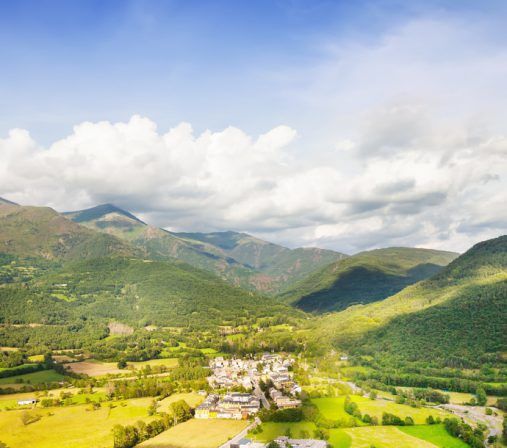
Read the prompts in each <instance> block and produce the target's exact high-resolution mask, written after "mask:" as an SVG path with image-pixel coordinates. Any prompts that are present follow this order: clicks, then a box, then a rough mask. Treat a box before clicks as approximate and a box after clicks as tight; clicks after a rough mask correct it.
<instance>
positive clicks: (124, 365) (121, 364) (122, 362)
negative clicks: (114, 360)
mask: <svg viewBox="0 0 507 448" xmlns="http://www.w3.org/2000/svg"><path fill="white" fill-rule="evenodd" d="M117 366H118V368H119V369H126V368H127V361H125V360H124V359H120V360H119V361H118V364H117Z"/></svg>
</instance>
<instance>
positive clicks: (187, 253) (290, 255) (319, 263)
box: [64, 204, 345, 294]
mask: <svg viewBox="0 0 507 448" xmlns="http://www.w3.org/2000/svg"><path fill="white" fill-rule="evenodd" d="M64 215H65V216H67V217H68V218H69V219H72V220H73V221H75V222H79V223H80V224H82V225H85V226H87V227H89V228H91V229H94V230H97V231H100V232H104V233H108V234H111V235H115V236H117V237H119V238H122V239H124V240H127V241H129V242H130V243H132V244H133V245H135V246H136V247H138V248H139V249H141V250H142V251H143V252H145V253H146V254H148V256H149V257H150V258H152V259H158V260H167V259H174V258H176V259H178V260H182V261H185V262H186V263H189V264H191V265H192V266H195V267H198V268H200V269H205V270H208V271H210V272H213V273H214V274H216V275H218V276H219V277H221V278H223V279H224V280H226V281H228V282H229V283H231V284H232V285H235V286H241V287H243V288H245V289H250V290H253V291H258V292H261V293H265V294H274V293H275V292H279V291H282V290H284V289H286V288H287V287H289V286H290V285H292V284H293V283H294V282H295V281H296V280H297V279H299V278H301V277H302V276H305V275H307V274H309V273H311V272H314V271H315V270H317V269H319V268H321V267H323V266H325V265H328V264H329V263H331V262H333V261H336V260H338V259H342V258H344V257H345V255H343V254H340V253H338V252H334V251H330V250H324V249H317V248H300V249H294V250H291V249H287V248H285V247H282V246H279V245H276V244H272V243H268V242H266V241H263V240H260V239H258V238H254V237H252V236H250V235H247V234H244V233H237V232H216V233H171V232H168V231H166V230H163V229H160V228H157V227H153V226H150V225H147V224H145V223H144V222H142V221H141V220H140V219H138V218H137V217H135V216H134V215H132V214H131V213H129V212H127V211H125V210H122V209H120V208H118V207H116V206H114V205H112V204H104V205H99V206H97V207H93V208H91V209H87V210H81V211H76V212H67V213H65V214H64Z"/></svg>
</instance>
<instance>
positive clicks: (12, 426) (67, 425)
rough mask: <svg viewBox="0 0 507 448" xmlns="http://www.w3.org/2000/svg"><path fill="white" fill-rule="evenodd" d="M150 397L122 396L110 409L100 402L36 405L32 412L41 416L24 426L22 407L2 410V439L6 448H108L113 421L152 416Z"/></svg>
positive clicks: (147, 418)
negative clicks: (97, 404) (96, 405)
mask: <svg viewBox="0 0 507 448" xmlns="http://www.w3.org/2000/svg"><path fill="white" fill-rule="evenodd" d="M151 400H152V399H151V398H138V399H134V400H125V401H124V402H123V404H124V405H123V406H122V405H121V404H120V403H114V406H115V407H114V408H113V409H110V408H109V407H108V405H106V404H103V405H102V407H101V408H100V409H98V410H96V411H92V410H90V406H89V405H80V406H67V407H56V408H47V409H37V410H36V411H34V412H36V413H37V414H38V415H40V416H41V419H40V420H39V421H37V422H35V423H31V424H29V425H27V426H24V425H23V423H22V421H21V415H22V413H23V412H24V411H21V410H20V411H4V412H1V413H0V434H1V440H2V442H4V443H5V444H7V446H9V448H25V447H28V446H37V448H54V447H59V448H89V447H94V448H110V447H111V446H112V445H113V438H112V433H111V429H112V428H113V426H114V425H116V424H122V425H127V424H134V423H135V422H137V421H138V420H144V421H149V420H151V419H152V417H148V413H147V409H148V406H149V405H150V403H151ZM34 441H36V442H37V443H36V445H35V442H34Z"/></svg>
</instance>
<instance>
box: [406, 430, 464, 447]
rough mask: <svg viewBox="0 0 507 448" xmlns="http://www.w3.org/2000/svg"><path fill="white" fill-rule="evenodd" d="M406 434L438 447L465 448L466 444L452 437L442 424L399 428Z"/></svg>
mask: <svg viewBox="0 0 507 448" xmlns="http://www.w3.org/2000/svg"><path fill="white" fill-rule="evenodd" d="M400 430H401V431H403V432H404V433H406V434H410V435H411V436H414V437H417V438H419V439H422V440H427V441H428V442H431V443H433V444H434V445H436V446H438V447H439V448H467V447H468V445H467V444H466V443H465V442H463V441H462V440H460V439H456V438H455V437H452V436H451V435H450V434H449V433H448V432H447V431H446V430H445V428H444V425H419V426H405V427H401V428H400Z"/></svg>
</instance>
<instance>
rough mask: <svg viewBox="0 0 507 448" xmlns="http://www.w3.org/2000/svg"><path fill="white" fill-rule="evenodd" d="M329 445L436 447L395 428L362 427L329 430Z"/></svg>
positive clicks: (340, 447)
mask: <svg viewBox="0 0 507 448" xmlns="http://www.w3.org/2000/svg"><path fill="white" fill-rule="evenodd" d="M329 433H330V437H329V443H330V445H332V447H333V448H371V447H372V446H374V447H375V448H393V447H396V448H415V447H417V448H435V447H436V446H438V445H434V444H433V443H430V442H427V441H425V440H422V439H418V438H416V437H414V436H412V435H409V434H406V433H404V432H402V431H400V430H399V428H397V427H396V426H363V427H361V428H347V429H331V430H330V431H329Z"/></svg>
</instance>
